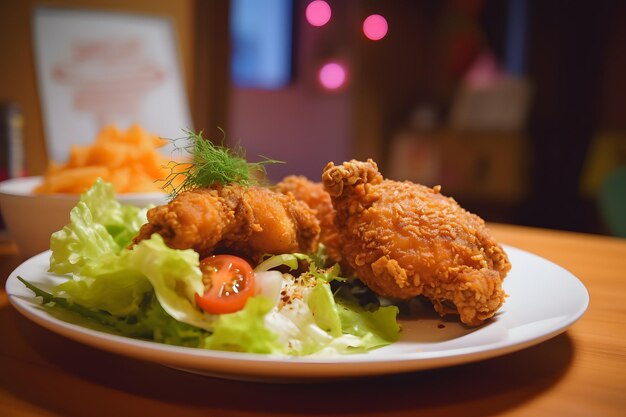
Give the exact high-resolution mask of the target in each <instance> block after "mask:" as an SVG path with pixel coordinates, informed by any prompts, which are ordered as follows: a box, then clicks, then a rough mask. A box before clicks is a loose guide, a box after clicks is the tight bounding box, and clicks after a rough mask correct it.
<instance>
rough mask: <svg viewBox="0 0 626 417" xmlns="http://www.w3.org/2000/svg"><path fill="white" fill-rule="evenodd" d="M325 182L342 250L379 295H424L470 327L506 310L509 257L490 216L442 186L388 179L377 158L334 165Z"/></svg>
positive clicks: (327, 170) (328, 168) (438, 308)
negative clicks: (451, 195)
mask: <svg viewBox="0 0 626 417" xmlns="http://www.w3.org/2000/svg"><path fill="white" fill-rule="evenodd" d="M322 182H323V185H324V187H325V189H326V191H328V193H329V194H330V196H331V198H332V203H333V206H334V208H335V210H336V212H337V216H336V220H335V221H336V225H337V228H338V230H339V231H340V232H341V238H342V242H343V244H342V254H343V256H344V258H345V259H346V260H347V261H348V262H349V263H350V265H351V266H352V267H353V268H355V270H356V272H357V276H358V277H359V278H360V279H361V280H362V281H363V282H364V283H365V284H366V285H367V286H368V287H370V289H372V290H373V291H374V292H375V293H377V294H379V295H381V296H385V297H390V298H395V299H401V300H407V299H410V298H413V297H415V296H417V295H424V296H425V297H427V298H428V299H429V300H430V301H431V302H432V303H433V305H434V307H435V310H436V311H437V312H438V313H439V314H441V315H442V316H443V315H445V314H448V313H456V314H459V316H460V319H461V321H462V322H463V323H465V324H467V325H471V326H476V325H479V324H481V323H483V322H484V321H485V320H487V319H488V318H490V317H492V316H493V315H494V314H495V313H496V311H497V310H498V309H499V308H500V306H501V305H502V303H503V302H504V299H505V297H506V294H505V292H504V291H503V289H502V280H503V279H504V277H505V276H506V274H507V273H508V271H509V270H510V268H511V265H510V263H509V261H508V257H507V255H506V253H505V252H504V250H503V249H502V247H501V246H500V245H498V243H497V242H496V241H495V240H494V238H493V237H491V235H490V234H489V232H488V230H487V228H486V227H485V223H484V221H483V220H482V219H481V218H479V217H478V216H476V215H474V214H471V213H469V212H467V211H466V210H464V209H463V208H461V207H460V206H459V205H458V204H457V203H456V201H454V200H453V199H452V198H449V197H445V196H443V195H442V194H441V193H440V187H435V188H429V187H425V186H422V185H418V184H414V183H411V182H408V181H405V182H398V181H391V180H385V179H383V177H382V175H381V174H380V173H379V172H378V167H377V165H376V163H375V162H374V161H372V160H371V159H370V160H368V161H367V162H361V161H356V160H352V161H350V162H345V163H344V164H343V165H339V166H335V165H334V164H333V163H332V162H331V163H329V164H328V165H327V166H326V167H325V168H324V172H323V175H322Z"/></svg>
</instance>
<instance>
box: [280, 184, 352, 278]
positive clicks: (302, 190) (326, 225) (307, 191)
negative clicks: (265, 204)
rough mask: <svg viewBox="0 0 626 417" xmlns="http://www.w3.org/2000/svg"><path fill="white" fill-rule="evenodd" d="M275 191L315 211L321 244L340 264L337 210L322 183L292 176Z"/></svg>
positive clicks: (329, 255)
mask: <svg viewBox="0 0 626 417" xmlns="http://www.w3.org/2000/svg"><path fill="white" fill-rule="evenodd" d="M274 189H275V190H276V191H278V192H280V193H282V194H289V193H291V194H292V195H293V196H294V197H295V198H296V200H300V201H304V202H305V203H306V204H307V205H308V206H309V207H310V208H311V209H313V211H314V212H315V215H316V216H317V220H319V222H320V239H319V241H320V243H323V244H324V246H325V247H326V254H327V255H328V258H329V259H330V260H331V261H332V262H340V261H341V237H340V235H339V231H338V230H337V227H335V209H334V208H333V203H332V201H331V200H330V195H329V194H328V193H327V192H326V190H324V186H323V185H322V183H320V182H313V181H310V180H309V179H307V178H306V177H304V176H297V175H290V176H288V177H285V178H283V180H282V181H281V182H279V183H278V184H276V186H275V187H274ZM344 269H345V268H344ZM344 272H346V271H344Z"/></svg>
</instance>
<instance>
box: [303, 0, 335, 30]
mask: <svg viewBox="0 0 626 417" xmlns="http://www.w3.org/2000/svg"><path fill="white" fill-rule="evenodd" d="M305 14H306V20H307V22H309V23H310V24H312V25H313V26H324V25H325V24H326V23H328V21H329V20H330V16H331V14H332V12H331V10H330V6H329V5H328V3H326V2H325V1H323V0H315V1H312V2H311V3H309V5H308V6H306V12H305Z"/></svg>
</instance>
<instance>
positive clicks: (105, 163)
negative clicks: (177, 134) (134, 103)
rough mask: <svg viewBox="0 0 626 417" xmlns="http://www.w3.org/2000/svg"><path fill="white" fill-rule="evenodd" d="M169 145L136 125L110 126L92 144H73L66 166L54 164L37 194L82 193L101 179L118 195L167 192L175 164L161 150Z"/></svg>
mask: <svg viewBox="0 0 626 417" xmlns="http://www.w3.org/2000/svg"><path fill="white" fill-rule="evenodd" d="M166 143H167V141H165V140H164V139H161V138H159V137H158V136H157V135H154V134H151V133H149V132H147V131H146V130H144V129H143V128H142V127H141V126H139V125H137V124H135V125H133V126H131V127H130V128H129V129H128V130H126V131H122V130H119V129H118V128H117V127H116V126H113V125H111V126H107V127H105V128H103V129H102V130H101V131H100V132H99V133H98V135H97V136H96V139H95V141H94V143H93V144H92V145H88V146H78V145H73V146H72V147H71V148H70V152H69V158H68V160H67V162H66V163H65V164H58V163H55V162H51V163H50V164H49V166H48V169H47V170H46V173H45V175H44V177H43V182H42V184H41V185H39V186H38V187H37V188H36V189H35V193H40V194H81V193H84V192H85V191H87V190H88V189H89V187H91V186H92V185H93V183H94V182H95V181H96V179H98V178H102V179H103V180H104V181H107V182H110V183H112V184H113V186H114V188H115V191H116V192H117V193H139V192H158V191H164V190H163V187H164V185H165V180H166V178H167V177H168V176H169V175H170V174H171V172H172V165H171V163H170V159H169V158H166V157H165V156H163V155H162V154H160V153H159V151H158V149H159V148H161V147H162V146H164V145H165V144H166ZM182 179H183V178H182V176H178V178H176V179H175V184H173V185H176V184H178V183H180V181H182ZM165 191H166V192H169V191H170V190H165Z"/></svg>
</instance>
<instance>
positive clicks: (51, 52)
mask: <svg viewBox="0 0 626 417" xmlns="http://www.w3.org/2000/svg"><path fill="white" fill-rule="evenodd" d="M34 39H35V55H36V62H37V74H38V78H39V91H40V100H41V104H42V111H43V116H44V125H45V131H46V144H47V149H48V156H49V158H51V159H52V160H55V161H57V162H64V161H65V160H66V159H67V155H68V149H69V146H70V145H71V144H89V143H92V142H93V140H94V138H95V136H96V133H97V132H98V131H99V130H100V129H101V128H102V127H104V126H105V125H107V124H111V123H115V124H117V126H119V127H120V128H122V129H126V128H128V127H129V126H130V125H131V124H133V123H139V124H141V126H142V127H144V128H145V129H146V130H148V131H150V132H151V133H155V134H158V135H160V136H161V137H165V138H178V137H181V136H182V135H183V132H182V129H187V128H192V125H191V117H190V113H189V105H188V101H187V96H186V94H185V90H184V84H183V81H182V76H181V71H180V62H179V56H178V50H177V46H176V45H177V44H176V39H175V36H174V31H173V28H172V24H171V22H170V21H169V20H168V19H165V18H157V17H148V16H143V15H134V14H120V13H109V12H93V11H83V10H71V9H55V8H37V9H35V13H34ZM163 152H165V153H168V154H169V153H170V152H171V147H168V148H167V149H164V150H163Z"/></svg>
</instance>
